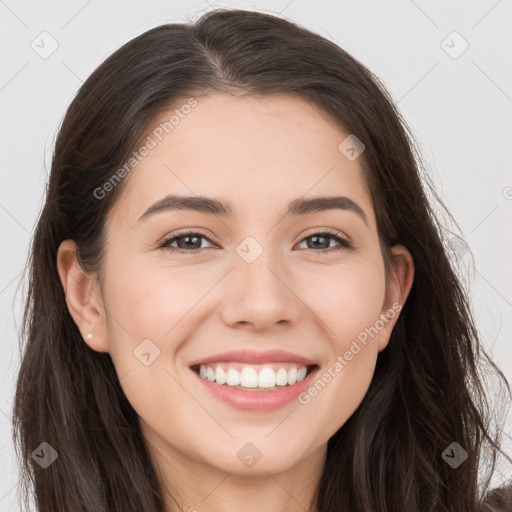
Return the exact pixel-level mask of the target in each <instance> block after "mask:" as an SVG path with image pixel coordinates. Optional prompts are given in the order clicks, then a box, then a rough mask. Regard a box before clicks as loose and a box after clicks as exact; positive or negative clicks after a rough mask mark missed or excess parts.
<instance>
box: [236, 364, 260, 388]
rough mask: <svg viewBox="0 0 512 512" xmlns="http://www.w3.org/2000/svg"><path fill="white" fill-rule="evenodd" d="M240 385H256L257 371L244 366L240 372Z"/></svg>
mask: <svg viewBox="0 0 512 512" xmlns="http://www.w3.org/2000/svg"><path fill="white" fill-rule="evenodd" d="M240 385H241V386H242V387H244V388H256V387H258V373H257V372H256V370H255V369H254V368H250V367H249V366H246V367H245V368H244V369H243V370H242V373H241V374H240Z"/></svg>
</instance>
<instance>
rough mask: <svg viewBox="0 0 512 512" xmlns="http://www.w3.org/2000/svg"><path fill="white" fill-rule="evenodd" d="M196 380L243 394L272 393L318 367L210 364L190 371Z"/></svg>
mask: <svg viewBox="0 0 512 512" xmlns="http://www.w3.org/2000/svg"><path fill="white" fill-rule="evenodd" d="M190 368H191V370H192V371H194V372H195V373H196V374H197V375H199V377H200V378H202V379H204V380H208V381H210V382H212V383H215V384H217V385H219V386H224V387H231V388H235V389H240V390H243V391H273V390H278V389H282V388H289V387H291V386H293V385H294V384H297V383H299V382H301V381H303V380H304V379H305V378H306V377H308V376H309V375H310V374H311V373H313V372H315V371H316V370H317V369H318V368H319V366H318V365H316V364H312V365H302V364H298V363H270V364H259V365H251V364H245V363H233V362H229V363H212V364H206V365H204V364H201V365H193V366H191V367H190Z"/></svg>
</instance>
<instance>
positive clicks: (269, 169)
mask: <svg viewBox="0 0 512 512" xmlns="http://www.w3.org/2000/svg"><path fill="white" fill-rule="evenodd" d="M196 101H197V105H196V106H194V107H193V108H192V109H191V111H190V113H188V114H187V115H185V116H183V117H181V118H180V120H179V123H178V124H176V125H175V126H174V127H173V129H172V131H170V133H169V134H165V132H164V135H165V136H163V137H162V136H161V133H160V131H157V132H154V131H150V132H148V133H149V136H150V137H151V140H152V142H150V143H149V144H148V145H149V146H154V147H151V148H150V151H149V152H148V154H146V156H144V157H143V158H141V159H140V162H138V164H137V165H136V166H135V167H134V168H133V170H132V171H131V172H130V174H129V176H127V177H126V178H125V179H126V180H127V182H126V183H125V185H126V188H124V189H123V191H122V194H121V195H120V197H119V200H118V201H117V202H116V204H115V206H114V208H113V209H112V210H111V212H110V215H109V217H108V220H107V225H106V226H107V234H108V236H107V238H108V241H107V245H106V250H105V259H104V267H103V271H104V276H105V278H104V281H103V283H102V289H101V297H100V298H99V300H100V302H101V304H102V307H103V308H104V309H103V311H104V314H98V315H97V316H96V317H94V318H93V320H92V321H91V322H90V325H89V326H87V327H85V326H84V322H86V321H89V320H90V318H92V316H90V317H89V320H86V319H80V320H79V322H81V329H83V333H84V337H85V333H87V332H89V330H91V332H92V333H93V338H92V339H91V340H88V339H86V342H87V343H88V344H89V345H90V346H91V348H93V349H94V350H98V351H108V352H109V353H110V354H111V357H112V360H113V363H114V365H115V368H116V371H117V374H118V376H119V378H120V382H121V386H122V388H123V390H124V393H125V394H126V396H127V398H128V400H129V402H130V403H131V405H132V406H133V408H134V409H135V411H136V412H137V413H138V415H139V417H140V422H141V427H142V430H143V433H144V435H145V436H146V437H147V438H148V440H150V442H151V443H152V444H153V445H154V446H155V447H158V450H159V452H160V453H162V454H167V455H168V456H169V459H170V458H172V457H174V456H176V457H180V458H182V459H183V460H189V461H193V462H194V463H196V464H201V465H203V466H204V465H207V466H210V467H214V468H218V469H220V470H222V471H224V472H232V473H235V474H254V475H256V474H266V472H270V473H276V472H280V471H284V470H287V469H290V468H292V467H294V466H296V465H298V464H300V463H301V462H304V461H307V460H314V459H315V458H317V459H318V458H319V457H320V458H321V457H322V456H323V454H324V453H325V448H326V443H327V441H328V439H329V438H330V437H331V436H332V435H333V434H334V433H335V432H336V431H337V430H338V429H339V428H340V427H341V426H342V425H343V424H344V423H345V422H346V421H347V419H348V418H349V417H350V416H351V415H352V414H353V413H354V411H355V410H356V408H357V407H358V405H359V404H360V403H361V401H362V399H363V397H364V396H365V393H366V392H367V390H368V387H369V385H370V382H371V379H372V376H373V372H374V368H375V363H376V359H377V355H378V351H379V350H382V349H384V348H385V346H386V344H387V342H388V340H389V335H390V333H391V330H392V328H393V325H394V324H395V322H396V319H397V318H398V314H399V313H398V311H399V309H400V305H403V303H404V300H405V296H406V295H407V293H408V290H409V288H410V285H411V282H412V275H411V259H410V255H409V254H408V253H407V251H406V250H405V249H404V248H402V247H400V246H397V247H395V248H394V254H395V257H396V258H397V261H398V263H399V265H400V262H402V263H403V262H405V264H404V265H402V268H404V269H405V270H404V271H403V272H402V273H401V274H400V273H399V274H397V275H396V276H395V277H394V278H393V279H392V281H391V284H390V286H389V287H387V288H386V282H385V272H384V263H383V257H382V254H381V251H380V248H379V243H378V237H377V228H376V220H375V213H374V210H373V205H372V202H371V197H370V195H369V191H368V190H367V188H366V185H365V182H364V180H363V176H362V171H361V166H360V159H358V158H357V159H355V160H354V159H348V158H347V157H346V156H345V155H346V153H344V152H342V151H340V149H339V145H340V143H341V142H342V141H344V139H345V138H346V137H347V136H348V135H349V134H348V133H344V132H343V131H342V130H341V129H340V128H338V127H337V126H336V125H335V124H334V122H333V121H331V120H329V119H328V118H327V117H326V116H325V115H324V114H322V113H320V112H319V111H318V110H317V109H315V108H314V107H313V106H311V105H310V104H308V103H307V102H305V101H304V100H301V99H298V98H295V97H291V96H281V97H272V98H271V97H264V98H256V97H252V98H241V97H234V96H225V95H212V96H207V97H199V98H196ZM183 103H184V104H185V103H186V100H184V102H183ZM178 108H179V105H178ZM187 110H188V109H187ZM171 114H172V112H170V113H167V114H165V115H163V116H162V118H161V119H157V120H155V122H154V126H153V125H152V126H151V130H154V129H155V128H157V127H158V126H160V123H161V122H164V121H165V120H168V119H169V117H170V115H171ZM155 133H158V134H160V137H161V139H162V140H159V137H157V136H156V135H155ZM153 142H154V144H153ZM168 195H173V196H192V197H193V198H195V199H196V202H195V203H194V204H195V205H196V208H197V209H189V208H187V207H186V205H185V206H183V207H181V208H180V209H175V208H171V206H172V202H171V201H169V202H168V203H167V205H165V204H162V203H160V207H158V208H153V211H151V210H150V211H149V212H148V209H150V208H151V207H152V206H153V205H155V204H158V203H159V202H160V201H161V200H162V199H164V198H165V197H166V196H168ZM198 196H201V197H203V196H204V197H206V198H210V199H215V200H216V201H221V202H222V203H223V204H224V205H225V207H226V210H227V212H226V213H221V212H220V210H216V211H215V212H214V213H211V211H210V212H209V211H204V204H203V211H201V204H200V203H199V202H198V201H197V197H198ZM333 196H340V197H341V199H338V200H337V201H334V202H331V204H330V205H328V206H329V208H326V209H323V208H317V209H316V210H314V209H311V208H310V209H308V208H307V206H308V204H309V205H310V206H311V204H312V203H311V202H310V201H311V200H315V199H316V200H318V199H319V198H324V197H333ZM343 198H345V199H343ZM297 200H299V201H302V209H300V208H299V209H297V208H296V209H295V210H293V211H291V212H288V209H289V207H290V205H291V204H292V205H293V204H295V205H297V203H293V202H294V201H297ZM308 202H309V203H308ZM174 204H176V201H175V202H174ZM190 204H192V202H189V206H190ZM317 204H321V203H317ZM198 205H199V206H198ZM324 206H325V204H324ZM145 212H148V213H147V214H146V215H144V214H145ZM186 232H191V233H190V234H188V235H186V234H185V235H184V234H183V233H186ZM315 233H316V234H315ZM164 242H166V243H165V244H164ZM407 265H409V266H407ZM407 269H409V270H407ZM400 286H401V287H402V290H401V292H400ZM404 295H405V296H404ZM385 315H386V316H385ZM75 318H77V317H75ZM88 329H89V330H88ZM232 351H243V352H239V353H236V354H234V355H233V357H231V356H230V355H226V353H228V352H232ZM251 356H256V358H252V359H251ZM258 357H259V359H258ZM212 359H215V360H216V361H217V362H210V363H208V364H205V365H204V367H203V373H204V372H206V378H203V377H201V375H200V374H199V373H198V369H199V367H196V366H193V365H195V364H199V363H201V362H208V360H210V361H211V360H212ZM256 363H258V364H256ZM217 367H220V371H217V370H216V369H217ZM263 368H266V369H265V370H263ZM294 368H295V369H296V370H297V373H298V375H299V379H302V380H300V382H297V383H295V384H293V382H294ZM302 368H305V370H302ZM261 370H263V371H261ZM305 371H306V372H307V374H306V377H305V378H304V375H303V374H304V372H305ZM199 372H200V370H199ZM212 375H214V376H215V377H214V378H218V379H219V382H222V381H223V380H225V379H227V378H230V379H233V380H230V382H231V384H233V386H229V385H228V383H224V384H220V383H217V382H216V381H215V382H211V381H210V380H209V378H213V377H212ZM203 376H204V375H203ZM237 378H242V379H243V380H242V382H241V384H242V387H243V388H244V389H240V385H238V387H237V386H236V383H237ZM254 379H255V380H254ZM267 379H268V380H267ZM276 379H277V381H276ZM288 379H290V380H288ZM288 382H292V384H289V383H288ZM255 383H256V384H257V385H258V386H263V388H262V387H255V388H254V387H250V386H253V385H254V384H255ZM279 383H281V384H279ZM265 386H269V388H267V387H265ZM248 387H249V388H250V389H247V388H248ZM274 387H277V389H274ZM251 457H252V459H251ZM258 457H261V458H260V459H259V460H257V459H258ZM254 460H256V462H255V463H254V462H251V461H254ZM318 460H319V459H318Z"/></svg>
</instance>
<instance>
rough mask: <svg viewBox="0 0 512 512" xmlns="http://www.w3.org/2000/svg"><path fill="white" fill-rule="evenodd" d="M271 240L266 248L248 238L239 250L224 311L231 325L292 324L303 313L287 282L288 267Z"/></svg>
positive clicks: (237, 250)
mask: <svg viewBox="0 0 512 512" xmlns="http://www.w3.org/2000/svg"><path fill="white" fill-rule="evenodd" d="M260 238H261V237H260ZM268 240H269V237H267V238H266V241H267V244H266V245H267V247H264V246H263V244H262V243H260V242H259V241H257V240H256V238H254V237H247V238H246V239H244V240H243V241H242V242H241V243H240V244H239V245H238V247H237V248H236V253H237V254H236V255H235V258H234V272H233V273H232V278H231V279H232V280H231V281H230V282H231V285H230V290H229V298H228V303H229V306H228V307H227V308H226V309H225V312H226V315H227V316H226V318H225V320H226V321H227V322H228V323H230V324H232V323H235V322H244V323H252V324H254V325H257V326H258V327H263V326H264V325H267V326H268V325H271V324H273V323H277V322H281V321H283V320H287V321H290V322H293V321H295V320H296V318H297V316H298V315H299V313H300V304H298V299H297V297H296V296H295V295H294V293H293V292H292V291H291V289H290V286H291V284H290V283H288V282H287V281H289V279H287V272H286V270H285V269H286V265H285V264H283V262H282V261H280V259H279V251H275V250H273V249H272V248H270V247H268Z"/></svg>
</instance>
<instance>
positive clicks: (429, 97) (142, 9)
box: [0, 0, 512, 512]
mask: <svg viewBox="0 0 512 512" xmlns="http://www.w3.org/2000/svg"><path fill="white" fill-rule="evenodd" d="M218 6H230V7H243V8H249V9H255V10H260V11H264V12H269V13H275V14H278V13H281V15H282V16H284V17H286V18H288V19H291V20H292V21H295V22H297V23H299V24H301V25H303V26H305V27H307V28H309V29H311V30H313V31H315V32H318V33H320V34H322V35H323V36H325V37H327V38H329V39H331V40H333V41H334V42H336V43H337V44H339V45H340V46H342V47H343V48H345V49H346V50H347V51H348V52H350V53H351V54H352V55H353V56H354V57H356V58H357V59H359V60H360V61H361V62H363V63H364V64H365V65H366V66H368V67H369V68H370V69H371V70H372V71H373V72H374V73H375V74H376V75H377V76H379V77H380V78H381V79H382V80H383V82H384V83H385V84H386V86H387V87H388V89H389V91H390V92H391V94H392V96H393V97H394V99H395V100H396V101H398V104H399V108H400V110H401V112H402V113H403V115H404V117H405V119H406V120H407V122H408V123H409V124H410V126H411V127H412V129H413V131H414V133H415V135H416V137H417V138H418V140H419V142H420V145H421V147H422V150H423V154H424V155H423V156H424V158H425V160H426V163H427V166H428V167H429V169H430V172H431V174H432V178H433V180H434V183H435V184H436V186H437V190H438V191H439V193H440V195H441V197H442V199H443V200H444V201H445V202H446V204H447V206H448V207H449V209H450V211H451V212H452V214H453V215H454V217H455V219H456V221H457V223H458V224H459V226H460V228H461V231H462V235H463V237H464V238H465V239H466V240H467V243H468V244H469V246H470V248H471V251H472V252H473V255H474V258H475V266H474V267H473V266H472V265H471V259H470V255H469V253H467V252H466V253H465V251H464V247H463V246H461V245H460V244H454V243H452V244H451V245H452V246H453V247H454V248H455V249H456V250H455V252H454V253H453V254H454V257H457V258H458V260H459V261H460V262H461V265H462V270H461V274H462V275H464V276H469V279H470V286H471V300H472V303H473V305H474V310H475V317H476V319H477V324H478V328H479V331H480V333H481V335H482V339H483V341H484V343H485V347H486V349H487V350H488V351H489V353H490V354H491V355H492V356H493V357H494V359H495V360H496V361H497V363H498V364H499V365H500V366H501V367H502V369H503V371H504V373H505V375H506V376H507V378H508V379H509V380H512V340H511V333H512V325H511V321H510V319H511V309H512V279H511V275H512V270H511V264H510V262H511V255H512V243H511V238H510V224H511V223H510V220H511V209H512V188H511V187H512V175H511V164H510V162H511V145H512V144H511V142H512V139H511V134H512V116H511V112H512V69H511V62H512V51H511V50H512V38H511V37H510V32H511V31H510V29H511V26H512V1H511V0H499V1H496V0H485V1H476V0H475V1H465V2H450V3H447V2H426V1H420V0H415V1H412V0H402V1H397V0H395V1H388V2H378V1H376V0H375V1H365V2H353V1H337V2H335V1H334V0H332V1H327V0H316V1H315V2H306V1H304V0H291V1H290V0H283V1H281V0H280V1H268V2H266V1H260V2H252V3H248V2H229V3H228V2H223V3H220V2H213V1H210V2H206V1H197V2H192V1H190V2H185V1H156V0H153V1H144V2H142V1H139V2H136V1H134V0H130V1H125V2H121V1H120V0H116V1H110V2H100V1H99V0H89V1H87V0H73V1H66V2H65V1H63V0H60V1H57V0H52V1H48V0H47V1H45V2H36V1H21V2H15V1H14V0H5V1H2V0H0V23H1V31H0V41H1V42H0V44H1V47H2V52H1V54H0V69H1V75H0V105H1V109H2V110H1V112H2V115H1V120H2V123H1V125H2V136H1V138H0V140H1V145H2V146H1V154H2V161H1V165H0V176H1V186H0V228H1V246H2V250H1V258H2V260H1V265H0V314H1V318H0V328H1V331H0V336H1V344H0V347H1V348H0V350H1V357H0V374H1V375H2V381H1V382H2V384H1V387H0V410H1V413H0V457H1V464H0V512H7V511H15V510H19V507H18V505H17V496H16V487H17V467H16V461H15V458H14V450H13V447H12V441H11V407H12V400H13V393H14V382H15V376H16V372H17V369H18V365H19V354H18V349H17V343H18V340H17V330H18V328H19V323H20V318H21V314H20V312H21V305H22V291H23V290H22V289H21V288H20V289H19V290H18V292H17V293H16V295H15V292H16V290H17V287H18V286H19V285H20V275H21V274H20V273H21V270H22V268H23V265H24V263H25V260H26V255H27V251H28V245H29V241H30V239H31V236H32V233H33V229H34V225H35V222H36V219H37V215H38V212H39V209H40V207H41V205H42V193H43V190H44V185H45V182H46V179H47V172H48V170H49V167H50V155H51V151H52V147H53V143H54V137H55V134H56V131H57V129H58V126H59V123H60V121H61V119H62V116H63V115H64V111H65V109H66V107H67V106H68V104H69V102H70V101H71V99H72V98H73V95H74V94H75V92H76V90H77V89H78V87H79V86H80V85H81V83H82V82H83V81H84V80H85V79H86V78H87V76H88V75H89V74H90V73H91V72H92V71H93V70H94V69H95V68H96V67H97V66H98V65H99V64H100V62H101V61H102V60H103V59H104V58H106V57H107V56H108V55H109V54H110V53H112V52H113V51H114V50H116V49H117V48H119V47H120V46H121V45H122V44H123V43H125V42H126V41H128V40H129V39H131V38H133V37H134V36H136V35H138V34H140V33H142V32H143V31H145V30H146V29H148V28H151V27H153V26H156V25H159V24H162V23H166V22H184V21H187V19H190V20H195V19H197V18H198V17H199V15H200V14H202V13H204V12H206V11H208V10H210V9H211V8H212V7H218ZM43 31H46V32H48V33H49V34H50V35H51V36H47V35H43V36H41V35H40V34H41V33H42V32H43ZM454 31H456V32H458V34H460V36H458V35H451V34H452V33H453V32H454ZM448 36H449V37H448ZM52 39H54V40H55V41H56V42H57V43H58V48H57V49H56V51H55V52H54V53H53V54H52V55H50V56H48V57H47V58H42V57H41V56H40V55H39V54H38V53H36V51H34V50H33V49H32V47H31V45H32V46H34V47H36V48H39V50H38V51H39V52H40V53H42V52H43V51H48V50H49V49H51V44H55V43H52ZM443 41H444V42H443ZM465 41H466V42H467V44H468V45H469V46H468V48H467V50H466V51H465V52H464V53H462V54H461V55H460V56H459V55H458V54H459V53H460V52H461V50H462V49H464V47H465V45H466V43H465ZM449 53H451V56H450V55H449ZM44 56H45V57H46V55H44ZM453 57H457V58H453ZM449 227H450V226H449ZM507 233H508V234H507ZM506 430H507V432H508V434H509V435H510V433H512V422H511V421H510V416H509V420H508V422H507V428H506ZM507 444H508V447H509V453H511V452H512V448H511V444H510V441H508V442H507ZM34 448H35V447H34ZM507 467H508V469H502V470H501V472H502V474H506V475H507V476H508V477H510V474H511V473H512V471H510V467H509V466H507Z"/></svg>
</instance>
